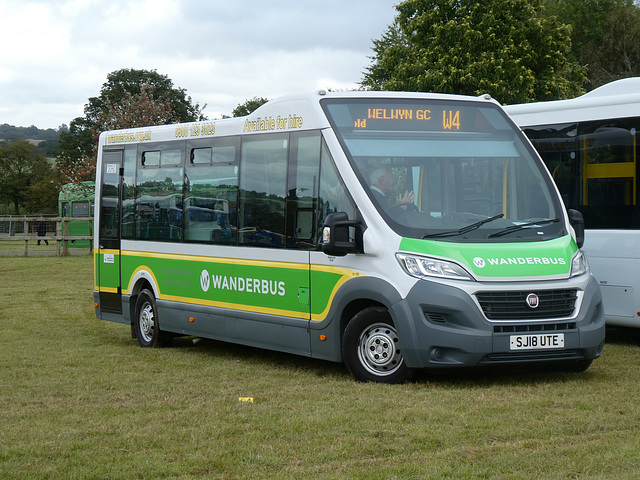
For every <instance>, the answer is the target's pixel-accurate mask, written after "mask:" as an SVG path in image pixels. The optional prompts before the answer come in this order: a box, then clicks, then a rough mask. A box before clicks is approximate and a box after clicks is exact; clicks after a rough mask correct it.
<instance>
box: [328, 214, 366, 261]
mask: <svg viewBox="0 0 640 480" xmlns="http://www.w3.org/2000/svg"><path fill="white" fill-rule="evenodd" d="M322 251H323V252H324V253H325V254H327V255H332V256H336V257H343V256H344V255H346V254H347V253H361V252H362V251H363V250H362V233H361V231H360V222H358V221H357V220H349V216H348V215H347V214H346V213H345V212H335V213H330V214H329V215H327V218H325V219H324V226H323V228H322Z"/></svg>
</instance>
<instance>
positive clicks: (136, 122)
mask: <svg viewBox="0 0 640 480" xmlns="http://www.w3.org/2000/svg"><path fill="white" fill-rule="evenodd" d="M203 108H204V106H203V107H200V105H199V104H197V103H196V104H193V103H192V100H191V97H189V96H187V94H186V91H185V90H184V89H183V88H178V87H174V86H173V82H172V81H171V80H170V79H169V78H168V77H167V76H166V75H161V74H159V73H157V72H156V71H155V70H151V71H149V70H133V69H122V70H117V71H115V72H112V73H110V74H109V75H107V82H106V83H104V84H103V85H102V88H101V90H100V95H99V96H98V97H91V98H89V101H88V103H87V104H86V105H85V106H84V113H85V115H84V117H78V118H76V119H74V120H72V121H71V123H70V125H69V131H68V132H62V133H61V134H60V141H59V145H60V147H59V150H58V152H57V153H58V165H57V166H58V170H59V172H60V174H61V177H62V179H63V181H64V183H71V182H72V183H75V184H77V185H83V183H82V182H83V181H86V180H92V179H93V178H94V176H95V159H96V153H97V146H98V138H99V136H100V133H101V132H103V131H105V130H114V129H124V128H134V127H141V126H152V125H165V124H169V123H179V122H193V121H198V120H205V119H206V117H205V116H204V115H203V114H202V109H203Z"/></svg>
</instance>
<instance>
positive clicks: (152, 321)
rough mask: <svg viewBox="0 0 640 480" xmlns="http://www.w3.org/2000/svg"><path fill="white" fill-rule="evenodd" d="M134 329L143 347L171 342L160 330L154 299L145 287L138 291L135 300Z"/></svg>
mask: <svg viewBox="0 0 640 480" xmlns="http://www.w3.org/2000/svg"><path fill="white" fill-rule="evenodd" d="M134 330H135V333H136V337H137V338H138V343H139V344H140V346H141V347H143V348H156V347H166V346H168V345H169V344H170V343H171V337H170V336H168V335H167V334H166V333H165V332H162V331H160V325H159V323H158V308H157V307H156V299H155V297H154V295H153V293H152V292H150V291H149V290H147V289H145V290H142V291H141V292H140V294H139V295H138V300H137V301H136V311H135V318H134Z"/></svg>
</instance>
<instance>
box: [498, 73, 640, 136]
mask: <svg viewBox="0 0 640 480" xmlns="http://www.w3.org/2000/svg"><path fill="white" fill-rule="evenodd" d="M504 109H505V110H506V111H507V113H508V114H509V115H510V116H511V118H513V120H514V121H515V122H516V123H517V124H518V125H520V126H521V127H528V126H534V125H552V124H560V123H573V122H581V121H589V120H602V119H607V118H628V117H638V116H640V77H633V78H624V79H622V80H616V81H615V82H611V83H608V84H606V85H603V86H601V87H598V88H596V89H594V90H592V91H590V92H589V93H586V94H584V95H582V96H580V97H577V98H572V99H569V100H555V101H551V102H536V103H522V104H518V105H507V106H505V107H504Z"/></svg>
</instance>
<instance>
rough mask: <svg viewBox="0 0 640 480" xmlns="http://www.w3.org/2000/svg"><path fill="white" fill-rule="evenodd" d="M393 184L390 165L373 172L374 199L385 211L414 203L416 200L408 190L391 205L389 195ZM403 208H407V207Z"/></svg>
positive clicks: (375, 169)
mask: <svg viewBox="0 0 640 480" xmlns="http://www.w3.org/2000/svg"><path fill="white" fill-rule="evenodd" d="M393 182H394V178H393V172H392V171H391V167H389V166H388V165H380V166H378V167H376V168H374V169H373V172H371V187H370V188H371V193H373V198H375V200H376V201H377V202H378V203H379V204H380V205H381V206H382V207H383V208H384V209H385V210H389V209H390V208H392V207H393V206H395V205H398V204H401V203H412V202H413V200H414V198H415V196H414V194H413V192H410V191H409V190H407V191H405V192H404V193H399V194H398V195H397V196H396V201H395V202H394V203H390V202H389V199H388V197H387V195H389V194H390V193H391V191H392V190H393ZM403 208H406V206H405V207H403Z"/></svg>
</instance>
